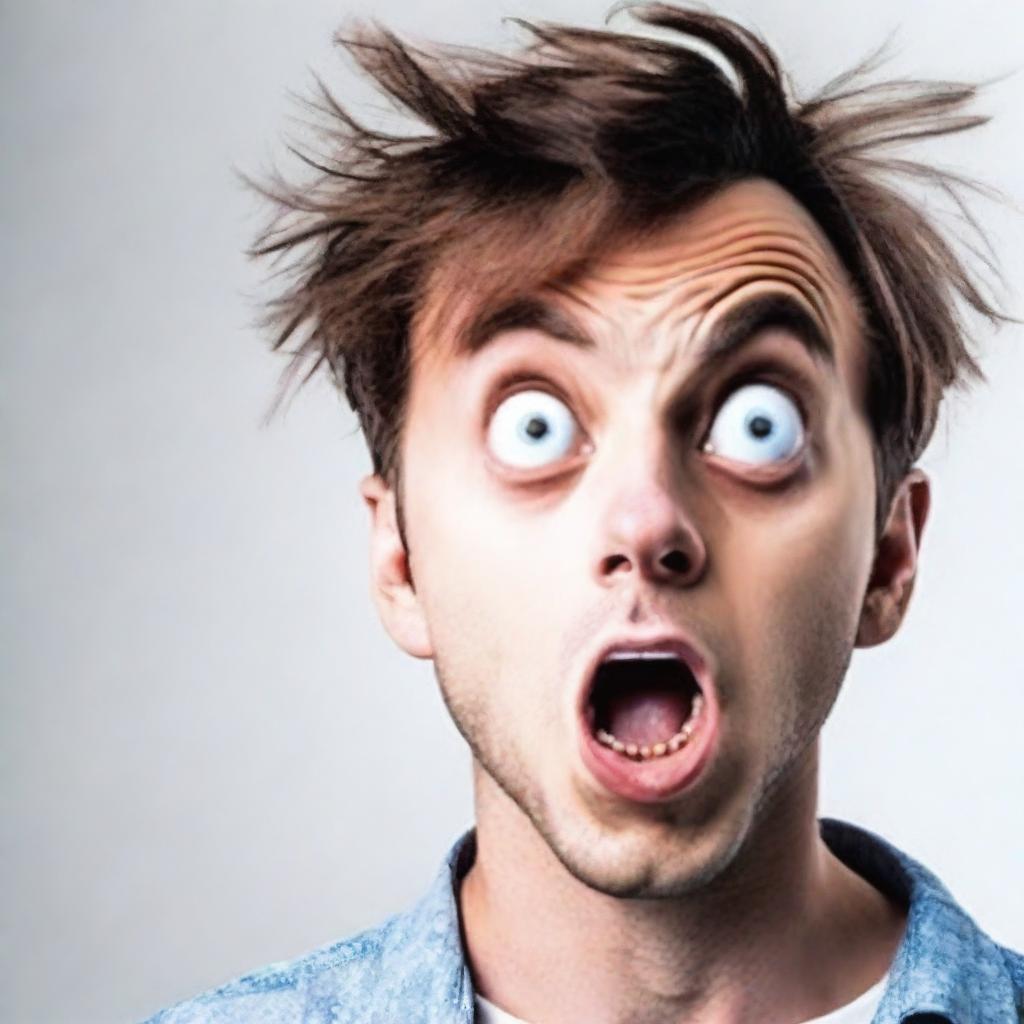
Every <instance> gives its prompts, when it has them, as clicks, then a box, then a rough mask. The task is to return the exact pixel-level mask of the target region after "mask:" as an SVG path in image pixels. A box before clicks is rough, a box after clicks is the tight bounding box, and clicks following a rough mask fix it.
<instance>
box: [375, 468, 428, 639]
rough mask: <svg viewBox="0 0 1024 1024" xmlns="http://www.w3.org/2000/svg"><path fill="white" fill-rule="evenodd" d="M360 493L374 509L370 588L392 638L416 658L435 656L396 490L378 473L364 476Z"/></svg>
mask: <svg viewBox="0 0 1024 1024" xmlns="http://www.w3.org/2000/svg"><path fill="white" fill-rule="evenodd" d="M359 493H360V494H361V495H362V496H363V500H364V501H365V502H366V506H367V508H369V510H370V590H371V594H372V596H373V600H374V604H376V606H377V613H378V615H380V620H381V622H382V623H383V624H384V628H385V629H386V630H387V631H388V633H389V634H390V636H391V639H392V640H394V641H395V643H396V644H398V646H399V647H401V648H402V650H404V651H405V652H406V653H407V654H411V655H412V656H413V657H414V658H431V657H433V655H434V649H433V646H432V645H431V642H430V631H429V629H428V628H427V621H426V617H425V616H424V614H423V607H422V605H421V603H420V599H419V596H418V595H417V593H416V588H415V585H414V583H413V579H412V574H411V571H410V569H409V557H408V553H407V552H406V550H405V545H404V544H403V543H402V536H401V534H400V533H399V532H398V520H397V516H396V509H395V492H394V491H393V490H392V489H391V488H390V487H388V485H387V484H386V483H385V482H384V480H383V479H382V478H381V477H380V476H379V475H377V474H376V473H374V474H371V475H370V476H367V477H364V479H363V480H361V481H360V484H359Z"/></svg>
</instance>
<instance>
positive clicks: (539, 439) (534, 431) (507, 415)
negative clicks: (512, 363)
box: [487, 390, 576, 469]
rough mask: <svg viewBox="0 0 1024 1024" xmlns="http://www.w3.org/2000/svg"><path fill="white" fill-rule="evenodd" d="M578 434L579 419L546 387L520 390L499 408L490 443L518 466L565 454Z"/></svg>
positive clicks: (505, 459) (540, 463)
mask: <svg viewBox="0 0 1024 1024" xmlns="http://www.w3.org/2000/svg"><path fill="white" fill-rule="evenodd" d="M575 436H576V420H575V418H574V417H573V414H572V413H571V412H570V411H569V409H568V408H567V406H566V405H565V403H564V402H562V401H561V400H560V399H558V398H555V396H554V395H551V394H548V392H546V391H537V390H533V391H517V392H515V394H512V395H509V397H508V398H506V399H505V401H503V402H502V403H501V404H500V405H499V406H498V408H497V409H496V410H495V412H494V415H493V416H492V417H491V422H490V425H489V426H488V428H487V444H488V446H489V447H490V449H491V451H492V452H493V453H494V455H495V456H496V457H497V458H498V459H499V460H500V461H502V462H504V463H506V464H507V465H509V466H514V467H516V468H517V469H531V468H533V467H534V466H543V465H545V464H546V463H548V462H553V461H555V460H557V459H560V458H562V457H564V456H565V454H566V453H567V452H568V451H570V449H571V448H572V443H573V439H574V438H575Z"/></svg>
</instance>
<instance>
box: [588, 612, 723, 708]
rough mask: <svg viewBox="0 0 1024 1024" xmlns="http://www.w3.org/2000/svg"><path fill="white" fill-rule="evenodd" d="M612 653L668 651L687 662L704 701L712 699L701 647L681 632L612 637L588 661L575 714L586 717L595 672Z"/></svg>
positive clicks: (708, 675) (709, 677) (708, 672)
mask: <svg viewBox="0 0 1024 1024" xmlns="http://www.w3.org/2000/svg"><path fill="white" fill-rule="evenodd" d="M614 651H636V652H644V651H665V652H671V653H672V654H675V655H677V656H678V657H679V659H680V660H681V661H683V662H685V663H686V665H687V667H688V668H689V669H690V671H691V672H692V673H693V677H694V679H696V680H697V682H698V684H699V685H700V688H701V690H703V691H704V694H705V699H708V698H711V699H713V694H712V685H711V673H710V669H709V667H708V660H707V658H705V657H704V655H703V654H701V651H700V648H699V647H698V646H697V644H696V643H695V642H694V641H693V640H692V639H691V638H690V637H688V636H686V635H685V634H683V633H680V632H674V633H659V634H651V635H644V636H639V635H634V636H619V637H611V638H610V639H608V640H606V641H605V642H604V643H603V644H602V645H601V646H600V648H598V650H597V651H596V652H595V653H594V656H593V657H592V658H591V659H590V662H589V664H588V665H587V669H586V671H585V672H584V675H583V682H582V685H581V687H580V693H579V698H578V701H577V711H578V712H579V714H580V715H583V716H585V715H586V708H587V701H588V700H589V698H590V691H591V688H592V687H593V685H594V679H595V678H596V676H597V670H598V668H599V667H600V665H601V663H602V662H603V661H604V659H605V658H606V657H608V655H609V654H611V653H612V652H614Z"/></svg>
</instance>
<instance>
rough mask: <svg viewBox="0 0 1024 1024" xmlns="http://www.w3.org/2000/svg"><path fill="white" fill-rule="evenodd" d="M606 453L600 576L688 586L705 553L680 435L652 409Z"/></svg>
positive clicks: (700, 569) (636, 419)
mask: <svg viewBox="0 0 1024 1024" xmlns="http://www.w3.org/2000/svg"><path fill="white" fill-rule="evenodd" d="M609 442H610V443H609V447H608V448H606V450H605V453H604V454H605V456H606V461H605V465H604V466H603V472H602V474H601V479H600V481H599V487H600V489H601V492H602V493H603V495H604V496H605V497H604V500H603V502H602V504H601V516H602V519H601V523H600V526H599V530H598V551H597V556H596V559H595V572H596V573H597V575H598V577H599V578H600V580H601V581H603V582H608V581H610V580H611V579H613V578H617V577H619V576H621V575H623V574H628V575H630V576H636V575H639V576H642V577H644V578H647V579H650V580H659V581H662V582H667V583H676V584H680V585H690V584H692V583H694V582H696V580H697V579H699V578H700V576H701V575H702V574H703V572H704V566H705V562H706V550H705V546H704V540H703V538H702V536H701V533H700V530H699V529H698V525H697V523H696V521H695V519H694V516H693V507H692V502H691V501H690V500H689V498H690V496H689V495H688V494H687V493H686V485H685V480H684V479H683V474H682V460H681V458H680V452H679V444H680V441H679V439H678V438H673V437H672V436H671V434H670V432H669V430H668V427H667V426H666V425H665V424H664V423H662V422H661V421H660V419H658V418H657V416H656V414H655V413H654V412H653V411H646V410H645V412H644V413H643V414H641V415H637V416H634V417H632V418H631V422H630V424H629V426H628V427H623V426H622V425H621V424H620V430H619V431H618V432H617V436H616V437H615V439H614V440H613V441H612V440H611V439H609Z"/></svg>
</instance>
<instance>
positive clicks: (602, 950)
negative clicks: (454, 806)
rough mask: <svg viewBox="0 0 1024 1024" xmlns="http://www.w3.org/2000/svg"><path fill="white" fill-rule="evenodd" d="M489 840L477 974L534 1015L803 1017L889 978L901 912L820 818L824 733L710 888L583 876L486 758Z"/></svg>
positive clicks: (728, 1021) (475, 914) (478, 891)
mask: <svg viewBox="0 0 1024 1024" xmlns="http://www.w3.org/2000/svg"><path fill="white" fill-rule="evenodd" d="M474 788H475V801H476V820H477V825H476V833H477V854H476V859H475V861H474V864H473V866H472V868H471V869H470V871H469V873H468V874H467V875H466V877H465V879H464V881H463V884H462V887H461V891H460V895H459V903H460V911H461V915H462V923H463V931H464V935H465V942H466V947H467V955H468V958H469V962H470V968H471V971H472V974H473V978H474V983H475V985H476V988H477V990H478V991H479V992H480V993H481V994H482V995H483V996H485V997H486V998H488V999H490V1000H491V1001H492V1002H494V1003H496V1004H497V1005H498V1006H500V1007H501V1008H502V1009H504V1010H506V1011H508V1012H509V1013H511V1014H513V1015H514V1016H516V1017H520V1018H522V1019H523V1020H525V1021H544V1022H545V1024H548V1022H550V1024H569V1022H575V1021H579V1020H593V1021H601V1022H607V1024H620V1022H622V1024H625V1022H627V1021H629V1022H631V1024H646V1022H648V1021H650V1022H652V1024H653V1022H654V1021H659V1022H664V1021H674V1020H678V1021H682V1020H686V1021H687V1022H688V1024H745V1022H748V1021H750V1022H753V1021H758V1022H762V1024H763V1022H764V1021H767V1020H773V1021H779V1022H792V1024H795V1022H799V1021H804V1020H808V1019H810V1018H813V1017H816V1016H820V1015H822V1014H825V1013H828V1012H830V1011H831V1010H834V1009H836V1008H837V1007H839V1006H842V1005H843V1004H845V1003H847V1002H849V1001H851V1000H852V999H854V998H856V997H857V996H858V995H860V994H861V993H862V992H864V991H866V990H867V989H868V988H870V987H871V985H873V984H874V983H875V982H877V981H878V980H879V979H880V978H881V977H882V975H883V974H884V973H885V971H886V970H887V969H888V966H889V963H890V962H891V959H892V956H893V954H894V953H895V950H896V947H897V946H898V944H899V941H900V939H901V937H902V932H903V924H904V917H903V914H902V912H901V911H900V910H899V909H898V908H896V907H894V906H893V905H891V904H890V903H889V902H888V901H887V900H886V899H885V897H883V896H882V894H881V893H879V892H878V891H877V890H876V889H874V888H873V887H872V886H870V885H869V884H868V883H867V882H865V881H864V880H863V879H862V878H860V876H859V875H857V874H855V873H854V872H852V871H851V870H850V869H849V868H847V867H846V866H845V865H844V864H843V863H842V862H841V861H839V860H838V858H836V857H835V856H834V855H833V854H832V853H831V852H830V851H829V849H828V847H827V846H826V845H825V844H824V842H823V841H822V839H821V837H820V835H819V832H818V824H817V816H816V805H817V744H814V745H813V747H812V749H811V750H810V751H809V754H808V757H807V758H806V761H805V763H803V764H801V765H800V766H799V767H798V768H797V770H796V771H794V772H793V773H791V775H790V777H789V778H788V779H787V780H786V781H785V783H784V784H782V785H780V786H779V787H778V788H777V789H776V791H775V793H774V795H773V797H772V800H771V802H770V803H771V806H770V807H768V806H766V807H765V808H763V810H762V813H761V814H760V815H759V816H758V820H757V821H755V822H754V823H752V825H751V826H750V828H749V830H748V832H747V834H746V835H745V836H744V838H743V841H742V843H741V844H740V845H739V849H738V852H737V853H736V854H735V856H734V857H733V859H732V861H731V863H730V864H729V865H728V866H727V867H726V868H725V869H724V870H723V871H721V873H720V874H719V875H718V877H716V878H715V879H713V880H712V881H711V882H709V883H708V884H707V885H705V886H704V887H702V888H701V889H699V890H697V891H694V892H691V893H689V894H687V895H685V896H681V897H678V898H673V899H623V898H617V897H613V896H608V895H606V894H604V893H601V892H597V891H595V890H593V889H591V888H589V887H588V886H586V885H584V884H583V883H582V882H580V881H578V880H577V879H576V878H575V877H573V876H572V875H571V874H570V873H569V872H568V871H567V870H566V869H565V867H564V866H563V865H562V864H561V862H560V861H559V860H558V859H557V858H556V857H555V855H554V854H553V853H552V852H551V850H550V848H549V847H548V846H547V844H546V843H545V841H544V840H543V839H542V837H541V835H540V834H539V832H538V831H537V830H536V828H535V827H534V826H533V824H532V823H531V822H530V820H529V819H528V818H527V817H526V816H525V815H524V814H523V813H522V811H521V810H520V809H519V808H518V806H517V805H516V804H515V803H513V802H512V801H511V800H510V799H509V798H508V797H507V796H506V794H505V793H504V792H503V791H502V790H500V789H499V788H498V786H497V785H496V784H495V783H494V782H493V780H492V779H491V778H490V776H489V775H487V774H486V773H485V772H483V771H482V770H481V769H480V767H479V765H478V764H474Z"/></svg>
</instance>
